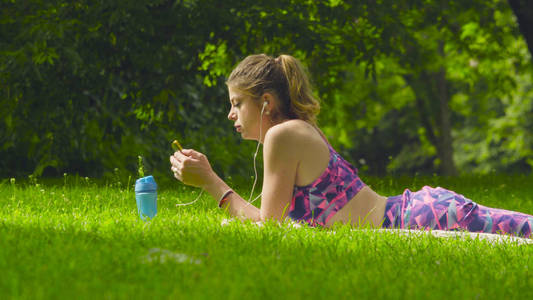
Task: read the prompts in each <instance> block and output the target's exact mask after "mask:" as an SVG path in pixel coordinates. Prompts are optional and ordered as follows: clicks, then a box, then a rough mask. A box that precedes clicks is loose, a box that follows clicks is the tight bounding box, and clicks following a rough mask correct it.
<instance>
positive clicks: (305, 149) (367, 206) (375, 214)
mask: <svg viewBox="0 0 533 300" xmlns="http://www.w3.org/2000/svg"><path fill="white" fill-rule="evenodd" d="M287 122H291V123H292V124H285V125H286V126H287V125H289V126H290V127H291V128H290V130H292V131H293V132H294V133H295V135H298V136H300V137H301V139H300V138H299V140H300V141H301V145H300V147H301V149H302V150H301V155H300V157H301V158H300V161H299V163H298V167H297V171H296V178H295V184H296V185H297V186H306V185H309V184H311V183H313V182H314V181H315V180H316V179H317V178H318V177H320V175H322V173H324V171H325V170H326V168H327V166H328V162H329V158H330V153H329V148H328V146H327V144H326V141H325V140H324V137H323V136H322V135H321V133H320V132H319V131H318V129H317V128H315V127H314V126H312V125H310V124H309V123H306V122H304V121H300V120H291V121H287ZM386 203H387V198H386V197H383V196H380V195H379V194H377V193H376V192H374V191H373V190H372V189H371V188H370V187H369V186H365V187H364V188H363V189H361V190H360V191H359V193H357V194H356V195H355V196H354V197H353V198H352V199H351V200H350V201H349V202H348V203H347V204H346V205H345V206H344V207H343V208H342V209H341V210H339V211H338V212H337V213H336V214H335V215H333V217H332V218H331V219H330V220H329V221H328V222H327V223H326V226H328V227H329V226H331V225H333V224H334V223H338V222H339V223H342V224H348V223H349V224H352V225H356V226H361V225H365V224H372V225H373V226H375V227H380V226H381V222H382V220H383V216H384V213H385V205H386Z"/></svg>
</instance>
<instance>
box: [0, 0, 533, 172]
mask: <svg viewBox="0 0 533 300" xmlns="http://www.w3.org/2000/svg"><path fill="white" fill-rule="evenodd" d="M510 4H512V6H511V5H510ZM513 9H514V13H513ZM0 14H1V23H0V35H1V38H0V89H1V91H0V115H1V120H0V157H1V159H0V178H5V177H14V176H27V175H28V174H33V175H34V176H62V175H63V174H64V173H68V174H79V175H81V176H91V177H102V176H103V177H109V176H136V175H137V156H139V155H141V156H142V157H143V159H144V164H145V169H146V170H147V173H151V174H154V175H156V176H159V177H160V178H171V173H170V171H169V163H168V156H169V155H170V153H171V148H170V142H171V141H172V140H173V139H175V138H178V139H179V140H180V141H181V143H182V144H183V145H184V146H185V147H190V148H195V149H197V150H199V151H201V152H204V153H205V154H206V155H207V156H208V157H209V160H210V162H211V163H212V164H213V167H214V169H215V170H216V171H217V172H218V173H219V174H220V175H221V176H222V177H224V178H225V179H227V180H228V179H229V180H231V179H232V177H233V178H236V177H239V178H250V175H251V174H252V172H251V170H252V155H253V152H254V150H255V146H256V144H255V143H254V142H250V141H242V140H241V138H240V135H239V134H237V133H236V132H234V130H233V124H232V123H231V122H230V121H228V120H227V118H226V116H227V113H228V110H229V102H228V95H227V90H226V86H225V84H224V80H225V76H227V75H228V74H229V72H230V71H231V69H232V68H233V67H234V66H235V65H236V63H238V62H239V61H240V60H242V59H243V58H244V57H246V56H247V55H249V54H253V53H267V54H270V55H274V56H277V55H279V54H281V53H288V54H292V55H294V56H296V57H297V58H299V59H300V60H302V61H303V63H304V64H305V65H306V66H307V67H308V69H309V71H310V74H311V78H312V80H313V82H314V84H315V87H316V93H317V95H318V96H319V97H320V98H321V100H322V112H321V114H320V115H319V125H320V127H321V128H322V129H323V130H324V132H325V133H326V135H327V136H328V138H329V139H330V142H331V143H332V144H333V145H334V147H336V148H337V149H338V150H339V152H341V153H342V154H343V155H344V156H345V157H346V158H347V159H348V160H349V161H351V162H352V163H354V165H356V166H357V167H358V168H360V169H361V170H362V171H364V172H365V173H366V174H373V175H383V174H398V175H399V174H413V173H421V174H441V175H456V174H461V173H479V174H484V173H490V172H509V173H524V172H530V171H531V169H532V167H533V84H532V74H533V68H532V60H531V54H530V53H531V46H532V43H533V42H532V41H533V38H531V28H533V26H531V24H532V23H531V20H532V16H533V10H532V8H531V4H527V1H520V0H516V1H513V0H509V2H507V1H503V0H491V1H486V0H483V1H481V0H472V1H439V0H382V1H377V0H372V1H371V0H366V1H365V0H363V1H347V2H344V1H335V0H330V1H294V0H293V1H289V0H287V1H281V0H268V1H266V0H254V1H247V0H244V1H243V0H239V1H235V0H226V1H213V0H211V1H210V0H206V1H199V0H198V1H196V0H189V1H185V0H184V1H149V2H148V1H140V0H133V1H118V0H107V1H103V0H101V1H35V0H32V1H15V0H12V1H5V0H3V1H2V3H1V9H0ZM517 17H518V18H517ZM524 37H525V39H524ZM527 41H529V46H530V48H529V50H528V43H527Z"/></svg>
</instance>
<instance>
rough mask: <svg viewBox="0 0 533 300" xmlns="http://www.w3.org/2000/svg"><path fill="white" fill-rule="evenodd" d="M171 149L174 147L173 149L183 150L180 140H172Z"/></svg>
mask: <svg viewBox="0 0 533 300" xmlns="http://www.w3.org/2000/svg"><path fill="white" fill-rule="evenodd" d="M172 149H174V151H178V150H179V151H181V150H183V147H181V145H180V142H178V140H174V141H173V142H172Z"/></svg>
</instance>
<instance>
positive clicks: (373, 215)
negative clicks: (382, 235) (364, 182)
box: [326, 186, 387, 228]
mask: <svg viewBox="0 0 533 300" xmlns="http://www.w3.org/2000/svg"><path fill="white" fill-rule="evenodd" d="M386 205H387V197H383V196H380V195H378V194H377V193H376V192H374V191H373V190H372V189H371V188H370V187H368V186H365V187H364V188H362V189H361V190H360V191H359V192H358V193H357V194H356V195H355V196H354V197H353V198H352V199H351V200H350V201H348V203H347V204H346V205H345V206H344V207H343V208H341V210H339V211H338V212H337V213H336V214H335V215H333V217H331V219H329V220H328V222H327V223H326V227H329V226H330V225H333V224H334V223H336V222H341V223H344V224H346V223H351V224H352V225H355V226H363V225H366V224H372V226H374V227H376V228H378V227H381V223H382V222H383V216H384V215H385V206H386Z"/></svg>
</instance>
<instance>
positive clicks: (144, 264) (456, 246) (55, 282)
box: [0, 175, 533, 299]
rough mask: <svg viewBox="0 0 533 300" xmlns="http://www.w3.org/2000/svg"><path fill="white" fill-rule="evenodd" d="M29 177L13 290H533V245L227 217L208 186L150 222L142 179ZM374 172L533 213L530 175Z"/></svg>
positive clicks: (14, 215) (438, 295) (12, 210)
mask: <svg viewBox="0 0 533 300" xmlns="http://www.w3.org/2000/svg"><path fill="white" fill-rule="evenodd" d="M156 180H157V178H156ZM20 181H21V180H18V179H17V180H16V181H14V182H13V180H10V179H4V180H2V181H1V183H0V269H1V270H2V272H1V273H0V297H1V298H16V299H18V298H30V299H40V298H62V299H69V298H76V299H89V298H90V299H102V298H112V299H117V298H119V299H122V298H123V299H130V298H135V299H137V298H141V299H142V298H172V299H181V298H185V299H189V298H206V299H207V298H217V299H218V298H223V299H227V298H229V299H236V298H239V299H240V298H251V299H257V298H259V299H264V298H267V299H271V298H276V299H277V298H281V299H283V298H291V299H301V298H327V299H338V298H350V299H356V298H357V299H360V298H362V299H376V298H381V299H412V298H416V299H429V298H432V299H519V298H520V299H526V298H531V297H533V274H532V272H533V245H519V244H517V243H513V242H503V243H491V242H489V241H487V240H479V239H470V238H467V239H459V238H436V237H433V236H431V235H424V236H409V235H403V234H399V233H398V232H395V231H390V232H388V231H387V232H375V231H372V230H354V229H351V228H349V227H347V226H339V227H336V228H334V229H318V228H308V227H301V228H295V227H294V226H292V225H291V224H290V223H284V224H277V223H273V222H267V223H265V224H264V225H263V226H258V225H256V224H253V223H250V222H244V223H242V222H238V221H234V222H226V221H225V219H227V218H228V217H229V216H228V215H226V214H225V213H224V212H222V211H220V210H219V209H218V207H217V206H216V204H215V202H214V200H213V199H211V198H210V197H208V196H207V195H205V194H204V195H202V196H201V198H200V199H199V201H198V202H196V203H194V204H193V205H189V206H180V207H176V205H175V204H176V203H182V202H189V201H192V200H194V199H195V198H196V196H197V194H198V191H197V190H194V189H190V188H187V187H184V186H183V185H181V184H178V183H175V184H172V185H163V186H162V187H161V188H160V190H159V196H158V215H157V216H156V217H155V218H154V219H153V220H152V221H149V222H144V221H142V220H140V218H139V216H138V214H137V210H136V206H135V196H134V192H133V189H132V182H129V183H128V182H123V183H121V182H115V183H112V184H109V183H108V184H106V183H102V182H97V181H95V180H92V179H86V178H79V177H74V176H66V177H65V178H64V179H61V180H59V181H55V182H43V183H41V182H40V181H39V182H37V181H36V180H34V179H32V180H30V181H25V182H24V183H22V182H20ZM366 182H367V183H368V184H370V185H371V186H372V187H373V188H374V189H375V190H376V191H378V192H379V193H381V194H384V195H395V194H399V193H401V192H402V190H403V188H406V187H407V188H410V189H412V190H416V189H419V188H421V187H422V186H423V185H426V184H428V185H432V186H443V187H446V188H450V189H453V190H455V191H457V192H459V193H462V194H464V195H465V196H467V197H469V198H471V199H473V200H474V201H476V202H478V203H480V204H483V205H487V206H493V207H499V208H505V209H512V210H519V211H521V212H525V213H529V214H533V184H532V183H533V177H531V176H518V175H515V176H504V175H488V176H483V177H480V176H471V177H460V178H442V177H437V176H434V177H415V178H412V177H403V178H392V177H387V178H366ZM247 188H248V187H247ZM247 188H242V189H239V191H242V192H247V191H248V189H247ZM244 195H246V194H244ZM223 224H224V225H223ZM530 270H531V271H530Z"/></svg>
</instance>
